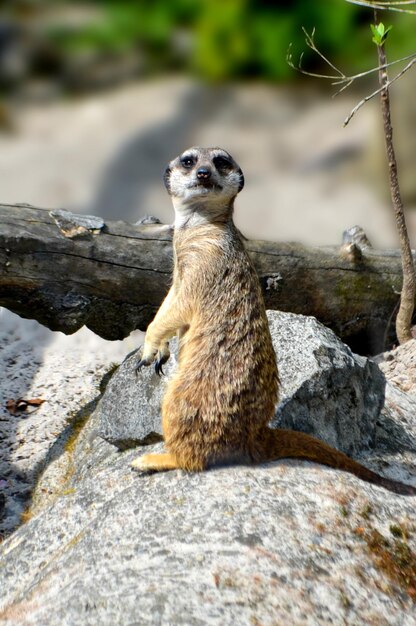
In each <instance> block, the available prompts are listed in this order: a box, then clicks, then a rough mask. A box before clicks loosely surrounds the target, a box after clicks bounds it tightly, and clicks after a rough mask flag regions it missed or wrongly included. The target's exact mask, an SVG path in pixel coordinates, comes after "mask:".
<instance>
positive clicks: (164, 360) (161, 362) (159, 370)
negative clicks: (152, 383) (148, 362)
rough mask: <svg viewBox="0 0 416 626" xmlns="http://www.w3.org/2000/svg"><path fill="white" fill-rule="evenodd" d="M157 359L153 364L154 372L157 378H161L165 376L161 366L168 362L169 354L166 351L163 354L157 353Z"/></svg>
mask: <svg viewBox="0 0 416 626" xmlns="http://www.w3.org/2000/svg"><path fill="white" fill-rule="evenodd" d="M158 357H159V358H158V359H157V360H156V362H155V372H156V374H157V375H158V376H160V375H161V374H162V376H165V372H164V371H163V369H162V365H165V363H167V362H168V361H169V357H170V352H169V351H168V352H167V353H165V354H163V353H161V352H159V353H158Z"/></svg>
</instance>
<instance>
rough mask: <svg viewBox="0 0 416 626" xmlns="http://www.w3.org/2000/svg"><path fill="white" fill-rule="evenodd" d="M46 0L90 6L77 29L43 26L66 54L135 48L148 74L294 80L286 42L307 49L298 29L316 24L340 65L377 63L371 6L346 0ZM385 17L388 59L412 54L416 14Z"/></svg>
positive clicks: (322, 44)
mask: <svg viewBox="0 0 416 626" xmlns="http://www.w3.org/2000/svg"><path fill="white" fill-rule="evenodd" d="M44 4H47V3H44ZM49 5H50V6H51V7H52V6H53V7H54V8H55V9H56V7H57V5H60V6H69V5H72V7H81V6H83V7H85V6H89V7H93V8H94V10H95V16H94V18H93V19H91V20H89V21H86V23H85V24H83V25H82V26H81V27H78V28H73V27H72V28H70V27H68V25H65V23H62V24H59V23H57V24H55V25H53V26H49V27H48V28H47V29H46V31H45V36H46V37H47V38H48V40H49V41H50V42H53V44H54V45H55V46H57V47H58V48H59V49H61V50H62V51H64V53H65V54H75V53H79V52H83V51H93V52H106V53H108V52H110V53H115V54H120V53H126V52H129V51H130V52H135V51H137V52H140V54H141V55H142V57H143V59H144V67H145V69H146V71H148V72H153V71H158V70H164V69H177V70H182V71H183V70H185V71H192V72H194V73H196V74H198V75H199V76H202V77H204V78H209V79H213V80H225V79H230V78H241V77H255V78H262V79H267V80H281V79H287V78H293V77H294V72H293V70H292V69H291V68H290V67H289V66H288V65H287V63H286V52H287V49H288V46H289V44H290V43H292V44H293V52H294V56H296V54H298V53H300V52H301V51H302V50H305V49H306V47H305V44H304V41H303V33H302V27H305V28H306V29H307V30H308V31H311V30H312V29H313V28H314V27H315V28H316V43H317V45H318V46H319V48H320V50H321V51H323V52H324V53H325V55H326V56H327V57H329V58H331V60H332V61H333V62H335V63H340V64H342V67H343V68H344V69H345V70H346V71H355V70H357V69H360V70H362V69H365V68H366V67H369V66H371V65H373V64H374V63H375V58H374V51H373V50H372V49H371V36H369V30H368V29H369V24H370V22H371V20H372V12H371V11H370V10H368V9H365V8H361V7H357V6H354V5H351V4H349V3H347V2H345V1H344V0H291V1H290V0H289V1H288V2H285V3H282V5H283V6H281V5H280V3H278V2H267V1H265V0H258V1H255V0H199V1H196V0H154V1H152V0H95V2H89V4H88V5H86V3H85V1H78V2H77V1H73V2H71V3H69V2H65V0H60V1H59V0H54V1H53V2H52V1H51V0H50V1H49ZM389 18H391V19H389ZM384 21H385V22H386V23H387V24H390V23H393V22H394V23H396V24H397V23H398V22H399V26H400V29H401V26H403V29H402V30H399V26H398V27H396V28H395V30H394V35H393V36H392V37H391V38H389V46H390V44H391V46H390V50H389V52H390V57H391V56H393V57H394V56H395V55H399V54H408V53H409V52H411V51H412V49H411V46H412V43H413V44H414V32H415V28H414V27H415V18H414V17H412V16H401V17H400V16H399V18H397V17H394V14H390V13H389V14H388V15H386V18H385V20H384ZM396 33H397V34H398V36H397V37H396ZM399 33H400V34H399ZM390 39H391V41H390ZM394 40H395V41H394ZM304 63H305V65H306V67H308V68H314V69H316V68H317V65H319V63H320V60H319V58H318V57H316V55H313V54H312V53H309V52H308V51H307V52H306V54H305V57H304Z"/></svg>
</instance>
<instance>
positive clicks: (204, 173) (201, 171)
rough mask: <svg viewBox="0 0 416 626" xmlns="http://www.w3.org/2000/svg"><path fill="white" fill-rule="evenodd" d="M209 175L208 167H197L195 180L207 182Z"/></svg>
mask: <svg viewBox="0 0 416 626" xmlns="http://www.w3.org/2000/svg"><path fill="white" fill-rule="evenodd" d="M211 174H212V172H211V170H210V168H209V167H199V168H198V169H197V171H196V177H197V179H198V180H200V181H201V182H203V183H204V182H206V181H209V179H210V178H211Z"/></svg>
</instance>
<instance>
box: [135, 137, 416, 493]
mask: <svg viewBox="0 0 416 626" xmlns="http://www.w3.org/2000/svg"><path fill="white" fill-rule="evenodd" d="M164 182H165V185H166V188H167V191H168V193H169V195H170V196H171V198H172V201H173V206H174V210H175V225H174V239H173V247H174V271H173V283H172V287H171V289H170V291H169V293H168V294H167V296H166V298H165V300H164V301H163V303H162V305H161V307H160V309H159V310H158V312H157V314H156V316H155V318H154V320H153V321H152V322H151V324H150V325H149V327H148V329H147V332H146V336H145V341H144V345H143V348H142V352H141V358H140V361H139V362H138V363H137V368H136V369H137V372H140V370H141V369H142V368H143V367H145V366H150V365H152V364H153V363H154V366H155V370H156V372H157V373H158V374H160V373H163V370H162V366H163V365H164V363H166V361H167V360H168V359H169V343H168V341H169V339H171V338H172V337H173V336H174V335H175V334H178V336H179V364H178V369H177V371H176V373H175V374H174V375H173V377H172V379H171V380H170V381H169V383H168V387H167V390H166V393H165V396H164V399H163V402H162V426H163V435H164V441H165V448H166V452H164V453H160V454H145V455H143V456H140V457H139V458H137V459H136V460H134V461H133V463H132V465H133V468H134V469H137V470H142V471H158V470H172V469H176V468H182V469H184V470H188V471H201V470H204V469H205V468H207V467H208V466H210V465H212V464H215V463H219V462H225V461H230V460H237V459H239V460H244V461H249V462H255V463H261V462H265V461H272V460H276V459H280V458H284V457H292V458H298V459H306V460H309V461H315V462H317V463H322V464H324V465H328V466H330V467H333V468H337V469H342V470H345V471H347V472H351V473H352V474H355V475H356V476H358V477H359V478H361V479H363V480H365V481H369V482H371V483H375V484H377V485H381V486H383V487H385V488H387V489H389V490H392V491H394V492H396V493H400V494H406V495H410V494H412V495H416V488H414V487H412V486H410V485H405V484H403V483H400V482H397V481H393V480H390V479H387V478H384V477H382V476H380V475H379V474H376V473H375V472H373V471H371V470H369V469H367V468H366V467H364V466H363V465H361V464H359V463H357V462H356V461H354V460H352V459H350V458H349V457H348V456H346V455H345V454H343V453H342V452H340V451H338V450H336V449H334V448H332V447H330V446H329V445H327V444H326V443H324V442H322V441H320V440H319V439H316V438H315V437H312V436H310V435H307V434H305V433H302V432H297V431H291V430H283V429H272V428H270V427H269V426H268V424H269V423H270V421H271V419H272V418H273V416H274V413H275V408H276V405H277V402H278V397H279V396H278V390H279V377H278V371H277V365H276V355H275V352H274V348H273V344H272V339H271V335H270V330H269V325H268V321H267V317H266V310H265V304H264V300H263V295H262V292H261V287H260V283H259V280H258V277H257V273H256V271H255V269H254V267H253V265H252V262H251V260H250V258H249V256H248V254H247V252H246V250H245V247H244V244H243V241H242V238H241V236H240V234H239V232H238V230H237V228H236V226H235V225H234V222H233V207H234V200H235V197H236V196H237V194H238V193H239V192H240V191H241V189H242V188H243V186H244V176H243V173H242V171H241V169H240V167H239V166H238V164H237V163H236V162H235V160H234V159H233V158H232V157H231V155H230V154H228V152H226V151H225V150H222V149H220V148H199V147H194V148H190V149H188V150H186V151H185V152H184V153H183V154H181V155H180V156H178V157H177V158H175V159H174V160H172V161H171V162H170V163H169V165H168V167H167V169H166V172H165V174H164Z"/></svg>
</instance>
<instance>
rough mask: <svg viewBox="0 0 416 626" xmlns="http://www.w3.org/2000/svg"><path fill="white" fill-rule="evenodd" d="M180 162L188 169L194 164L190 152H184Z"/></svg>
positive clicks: (193, 158)
mask: <svg viewBox="0 0 416 626" xmlns="http://www.w3.org/2000/svg"><path fill="white" fill-rule="evenodd" d="M180 162H181V165H182V166H183V167H185V168H186V169H190V168H191V167H193V166H194V165H195V157H193V156H192V155H191V154H185V155H184V156H181V158H180Z"/></svg>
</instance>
